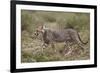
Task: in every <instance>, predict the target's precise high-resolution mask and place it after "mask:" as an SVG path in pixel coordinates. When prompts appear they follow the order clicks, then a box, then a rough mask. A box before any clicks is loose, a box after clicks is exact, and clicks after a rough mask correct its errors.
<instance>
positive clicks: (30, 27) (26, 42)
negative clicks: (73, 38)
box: [21, 10, 90, 63]
mask: <svg viewBox="0 0 100 73" xmlns="http://www.w3.org/2000/svg"><path fill="white" fill-rule="evenodd" d="M38 23H43V24H45V26H46V27H48V28H51V29H58V28H59V29H67V28H74V29H76V30H77V31H78V33H79V35H80V37H81V39H82V40H83V41H87V40H88V39H89V37H90V34H89V33H90V14H89V13H75V12H50V11H34V10H21V62H23V63H25V62H47V61H71V60H87V59H89V58H90V50H89V44H90V43H89V42H88V44H87V45H86V46H85V47H86V49H85V50H84V52H83V51H82V50H81V49H80V47H79V46H78V45H76V44H75V45H73V46H70V47H71V49H73V51H72V53H71V54H69V55H66V56H65V55H64V54H66V52H67V51H66V50H65V48H64V43H56V48H55V49H56V52H55V51H54V48H51V47H50V46H48V47H46V48H45V49H44V50H43V51H42V49H41V48H42V47H41V45H42V44H43V41H42V40H41V39H42V37H41V35H40V36H38V37H34V36H35V35H34V32H35V30H36V28H37V27H38V26H39V25H38ZM66 49H67V48H66Z"/></svg>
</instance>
